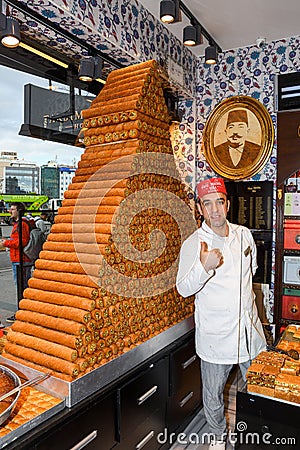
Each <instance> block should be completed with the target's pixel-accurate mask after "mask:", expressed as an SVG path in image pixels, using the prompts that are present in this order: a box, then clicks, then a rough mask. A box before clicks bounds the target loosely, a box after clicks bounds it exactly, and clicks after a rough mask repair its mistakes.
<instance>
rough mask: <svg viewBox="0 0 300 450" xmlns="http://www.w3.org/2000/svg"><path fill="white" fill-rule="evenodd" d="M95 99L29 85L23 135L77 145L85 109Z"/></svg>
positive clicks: (25, 89) (25, 99) (26, 90)
mask: <svg viewBox="0 0 300 450" xmlns="http://www.w3.org/2000/svg"><path fill="white" fill-rule="evenodd" d="M94 98H95V97H91V96H84V95H75V94H74V92H72V91H70V93H64V92H57V91H54V90H50V89H44V88H41V87H38V86H34V85H33V84H26V85H25V86H24V124H23V125H22V127H21V131H20V133H19V134H22V135H26V136H32V137H36V138H40V139H44V140H50V141H56V142H61V143H66V144H71V145H75V143H76V137H77V136H78V134H79V133H80V130H81V128H82V122H83V118H82V113H81V112H82V110H84V109H88V108H89V107H90V105H91V102H92V101H93V99H94ZM76 145H77V144H76Z"/></svg>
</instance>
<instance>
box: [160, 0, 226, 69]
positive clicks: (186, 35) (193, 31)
mask: <svg viewBox="0 0 300 450" xmlns="http://www.w3.org/2000/svg"><path fill="white" fill-rule="evenodd" d="M177 4H178V13H177V16H176V18H175V11H174V10H175V7H176V5H177ZM181 11H182V12H183V14H184V15H185V16H186V17H187V18H188V19H190V23H191V24H190V25H187V26H186V27H185V28H184V29H183V44H184V45H186V46H194V45H199V44H203V37H205V39H206V40H207V41H208V42H209V47H214V52H215V54H216V57H215V60H214V63H215V62H216V61H217V54H218V53H221V52H222V49H221V47H220V46H219V45H218V44H217V42H216V41H215V40H214V38H213V37H212V36H211V35H210V34H209V32H208V31H207V30H206V29H205V28H204V27H203V26H202V25H201V23H200V22H199V21H198V20H197V19H196V17H195V16H194V14H193V13H192V12H191V11H190V10H189V9H188V8H187V7H186V6H185V4H184V3H183V1H182V0H176V1H175V0H172V1H171V0H163V1H161V2H160V20H161V21H162V22H164V23H172V22H175V21H177V22H178V21H179V17H181V16H180V14H181ZM174 19H175V20H174ZM176 19H177V20H176ZM209 47H208V48H209ZM209 51H210V52H212V49H211V50H209ZM209 64H213V63H212V62H210V63H209Z"/></svg>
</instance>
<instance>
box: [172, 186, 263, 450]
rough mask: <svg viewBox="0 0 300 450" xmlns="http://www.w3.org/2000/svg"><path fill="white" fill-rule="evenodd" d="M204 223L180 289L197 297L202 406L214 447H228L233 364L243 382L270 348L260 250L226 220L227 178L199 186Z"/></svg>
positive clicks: (191, 243) (189, 246)
mask: <svg viewBox="0 0 300 450" xmlns="http://www.w3.org/2000/svg"><path fill="white" fill-rule="evenodd" d="M197 194H198V197H199V208H200V213H201V214H202V216H203V218H204V221H203V223H202V225H201V227H200V228H199V229H197V230H196V231H195V232H194V233H193V234H192V235H191V236H189V238H188V239H187V240H186V241H185V242H184V243H183V245H182V248H181V252H180V260H179V269H178V274H177V280H176V286H177V290H178V292H179V293H180V294H181V295H182V296H184V297H188V296H190V295H193V294H195V327H196V328H195V332H196V351H197V354H198V355H199V357H200V358H201V373H202V388H203V407H204V412H205V417H206V420H207V423H208V425H209V429H210V433H211V435H212V436H213V438H212V439H211V443H210V446H209V448H210V449H214V450H222V449H225V447H226V443H225V441H226V419H225V414H224V401H223V391H224V387H225V384H226V381H227V378H228V375H229V373H230V371H231V369H232V367H233V365H234V364H239V366H240V369H241V372H242V375H243V377H245V374H246V370H247V368H248V367H249V365H250V361H251V360H252V359H253V358H254V357H255V356H256V355H257V354H258V353H259V352H261V351H263V350H265V348H266V341H265V336H264V332H263V328H262V324H261V322H260V320H259V317H258V314H257V308H256V304H255V295H254V293H253V290H252V277H253V275H254V274H255V271H256V269H257V262H256V246H255V243H254V240H253V237H252V235H251V233H250V231H249V230H248V228H245V227H243V226H241V225H234V224H232V223H230V222H228V220H227V219H226V217H227V212H228V209H229V200H228V198H227V192H226V187H225V184H224V180H223V179H222V178H210V179H206V180H204V181H202V182H200V183H199V184H198V185H197Z"/></svg>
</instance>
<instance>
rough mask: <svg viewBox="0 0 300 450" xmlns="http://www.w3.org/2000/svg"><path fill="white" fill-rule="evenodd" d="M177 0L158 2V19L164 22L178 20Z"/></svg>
mask: <svg viewBox="0 0 300 450" xmlns="http://www.w3.org/2000/svg"><path fill="white" fill-rule="evenodd" d="M179 11H180V10H179V0H163V1H161V2H160V20H161V21H162V22H164V23H174V22H179V20H180V18H179Z"/></svg>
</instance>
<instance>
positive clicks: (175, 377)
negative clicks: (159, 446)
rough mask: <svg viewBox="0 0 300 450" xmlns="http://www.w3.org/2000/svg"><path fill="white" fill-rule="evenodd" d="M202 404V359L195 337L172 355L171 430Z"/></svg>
mask: <svg viewBox="0 0 300 450" xmlns="http://www.w3.org/2000/svg"><path fill="white" fill-rule="evenodd" d="M200 406H201V378H200V360H199V358H198V356H197V355H196V351H195V344H194V337H192V338H191V339H190V340H189V341H188V342H187V343H186V344H184V345H182V346H181V347H180V348H179V349H177V350H175V351H174V352H172V353H171V355H170V398H169V402H168V416H167V417H168V425H169V428H170V430H171V431H173V430H174V429H176V428H177V427H178V426H179V425H181V424H182V422H183V421H184V419H185V418H186V417H188V416H189V415H190V414H191V413H192V412H193V411H194V410H195V409H197V408H199V407H200Z"/></svg>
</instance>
